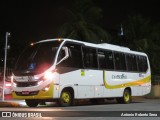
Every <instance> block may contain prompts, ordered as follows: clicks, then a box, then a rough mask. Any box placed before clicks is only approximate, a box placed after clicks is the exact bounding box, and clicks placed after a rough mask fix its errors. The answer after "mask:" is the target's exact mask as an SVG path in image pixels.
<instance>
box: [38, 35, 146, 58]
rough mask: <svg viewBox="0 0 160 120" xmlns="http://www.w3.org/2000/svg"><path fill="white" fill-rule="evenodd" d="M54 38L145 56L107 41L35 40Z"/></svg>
mask: <svg viewBox="0 0 160 120" xmlns="http://www.w3.org/2000/svg"><path fill="white" fill-rule="evenodd" d="M56 40H59V41H60V40H64V41H71V42H76V43H80V44H84V45H85V46H89V47H95V48H100V49H107V50H113V51H118V52H125V53H132V54H139V55H145V56H147V55H146V54H145V53H143V52H138V51H132V50H130V49H129V48H128V47H123V46H118V45H113V44H108V43H101V44H95V43H89V42H83V41H78V40H73V39H66V38H57V39H46V40H41V41H39V42H36V43H41V42H50V41H56Z"/></svg>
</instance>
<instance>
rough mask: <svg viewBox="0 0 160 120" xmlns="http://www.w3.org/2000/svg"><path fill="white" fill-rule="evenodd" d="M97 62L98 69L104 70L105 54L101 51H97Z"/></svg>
mask: <svg viewBox="0 0 160 120" xmlns="http://www.w3.org/2000/svg"><path fill="white" fill-rule="evenodd" d="M98 62H99V68H100V69H106V60H105V52H104V51H103V50H98Z"/></svg>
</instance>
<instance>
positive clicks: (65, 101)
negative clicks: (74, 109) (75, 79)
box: [59, 90, 73, 107]
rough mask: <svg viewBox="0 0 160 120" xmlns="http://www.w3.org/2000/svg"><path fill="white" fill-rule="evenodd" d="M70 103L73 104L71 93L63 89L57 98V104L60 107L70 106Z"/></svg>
mask: <svg viewBox="0 0 160 120" xmlns="http://www.w3.org/2000/svg"><path fill="white" fill-rule="evenodd" d="M72 104H73V97H72V94H71V93H70V92H69V91H67V90H63V91H62V93H61V96H60V99H59V105H60V106H61V107H68V106H71V105H72Z"/></svg>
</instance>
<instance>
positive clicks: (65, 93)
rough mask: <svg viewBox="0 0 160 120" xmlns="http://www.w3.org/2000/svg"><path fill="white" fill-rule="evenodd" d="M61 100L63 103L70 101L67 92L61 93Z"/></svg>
mask: <svg viewBox="0 0 160 120" xmlns="http://www.w3.org/2000/svg"><path fill="white" fill-rule="evenodd" d="M62 101H63V102H64V103H69V102H70V95H69V94H68V93H67V92H63V93H62Z"/></svg>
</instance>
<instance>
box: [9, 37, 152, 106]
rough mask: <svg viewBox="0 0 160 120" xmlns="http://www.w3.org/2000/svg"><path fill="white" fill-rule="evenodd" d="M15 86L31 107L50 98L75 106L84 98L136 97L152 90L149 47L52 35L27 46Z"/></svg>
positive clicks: (15, 91)
mask: <svg viewBox="0 0 160 120" xmlns="http://www.w3.org/2000/svg"><path fill="white" fill-rule="evenodd" d="M12 88H13V93H12V95H13V98H15V99H24V100H25V101H26V104H27V105H28V106H30V107H36V106H37V105H38V104H39V103H40V102H46V101H57V102H58V103H59V104H60V105H61V106H70V105H72V104H73V103H74V100H79V99H90V100H91V102H96V101H98V100H100V99H101V100H102V99H106V98H109V99H110V98H116V99H117V102H119V103H130V102H131V98H132V96H143V95H146V94H148V93H149V92H150V90H151V71H150V64H149V60H148V57H147V55H146V54H145V53H142V52H136V51H131V50H130V49H129V48H126V47H121V46H116V45H111V44H106V43H104V44H92V43H87V42H80V41H77V40H71V39H48V40H43V41H39V42H36V43H33V44H31V45H30V46H28V47H27V48H26V49H25V50H24V51H23V52H22V54H21V55H20V57H19V59H18V60H17V63H16V66H15V69H14V72H13V76H12Z"/></svg>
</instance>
